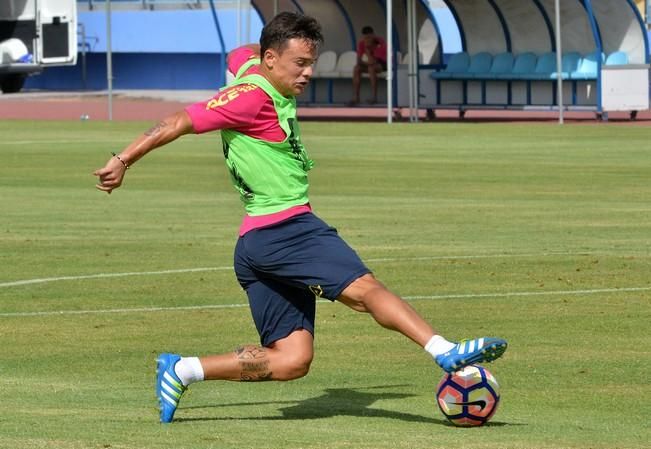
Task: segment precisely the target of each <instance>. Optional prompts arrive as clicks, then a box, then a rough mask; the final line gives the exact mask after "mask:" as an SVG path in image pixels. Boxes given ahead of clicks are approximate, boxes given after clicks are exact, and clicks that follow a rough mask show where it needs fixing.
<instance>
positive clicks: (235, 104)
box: [185, 47, 285, 142]
mask: <svg viewBox="0 0 651 449" xmlns="http://www.w3.org/2000/svg"><path fill="white" fill-rule="evenodd" d="M257 57H258V55H257V54H256V53H254V52H253V50H251V49H250V48H247V47H240V48H238V49H236V50H234V51H233V53H232V54H231V57H230V58H229V61H228V70H229V71H230V72H231V73H237V72H238V71H239V69H240V67H242V65H243V64H244V63H245V62H247V61H248V60H249V59H252V58H257ZM252 73H260V68H259V67H258V66H257V65H253V66H252V67H250V68H249V69H248V70H247V71H246V72H245V74H247V75H249V74H252ZM185 110H186V112H187V113H188V115H189V116H190V120H192V127H193V128H194V131H195V133H197V134H202V133H205V132H209V131H215V130H218V129H234V130H237V131H239V132H241V133H243V134H246V135H248V136H251V137H255V138H256V139H261V140H266V141H269V142H282V141H283V140H285V132H284V131H283V130H282V128H281V127H280V123H278V115H277V114H276V108H275V107H274V104H273V100H272V99H271V97H269V96H268V95H267V94H266V92H265V91H264V90H262V89H260V88H259V87H258V86H256V85H253V84H241V85H238V86H233V87H226V88H224V89H221V90H220V91H219V92H217V94H216V95H215V96H213V97H212V98H211V99H210V100H206V101H200V102H199V103H195V104H193V105H191V106H188V107H187V108H185Z"/></svg>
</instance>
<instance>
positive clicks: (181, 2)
mask: <svg viewBox="0 0 651 449" xmlns="http://www.w3.org/2000/svg"><path fill="white" fill-rule="evenodd" d="M213 1H214V3H215V4H216V5H220V6H222V5H224V6H225V5H227V4H228V5H234V4H236V3H237V2H236V1H235V0H213ZM77 3H78V4H79V5H85V6H86V7H87V8H88V9H89V10H91V11H92V10H94V9H99V8H104V4H105V3H106V0H77ZM111 4H112V5H114V6H117V7H118V8H119V7H128V8H133V9H149V10H154V9H159V8H160V9H169V8H180V9H204V8H207V7H209V5H210V0H111Z"/></svg>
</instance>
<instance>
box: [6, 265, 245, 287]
mask: <svg viewBox="0 0 651 449" xmlns="http://www.w3.org/2000/svg"><path fill="white" fill-rule="evenodd" d="M232 269H233V267H206V268H184V269H180V270H161V271H133V272H127V273H98V274H87V275H83V276H59V277H51V278H40V279H25V280H23V281H13V282H3V283H1V284H0V288H2V287H16V286H19V285H30V284H44V283H46V282H57V281H77V280H80V279H100V278H119V277H127V276H153V275H157V274H177V273H200V272H204V271H225V270H232Z"/></svg>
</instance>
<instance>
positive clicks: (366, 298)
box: [95, 12, 507, 423]
mask: <svg viewBox="0 0 651 449" xmlns="http://www.w3.org/2000/svg"><path fill="white" fill-rule="evenodd" d="M322 41H323V37H322V34H321V27H320V25H319V24H318V22H317V21H316V20H315V19H313V18H311V17H308V16H304V15H300V14H294V13H288V12H284V13H280V14H278V15H277V16H276V17H274V18H273V19H272V20H271V22H269V23H268V24H267V25H266V26H265V27H264V29H263V30H262V35H261V38H260V45H259V47H258V46H255V45H253V46H246V47H242V48H239V49H237V50H235V51H234V52H232V53H231V55H229V61H228V64H229V70H230V71H231V72H233V73H234V74H236V77H235V81H234V82H232V83H231V84H230V85H229V86H227V87H225V88H224V89H222V90H221V91H219V92H218V93H217V94H216V95H215V96H214V97H213V98H212V99H211V100H209V101H207V102H201V103H197V104H194V105H192V106H189V107H187V108H186V109H185V110H183V111H180V112H178V113H176V114H174V115H172V116H170V117H168V118H166V119H164V120H163V121H161V122H160V123H159V124H158V125H156V126H155V127H153V128H152V129H150V130H149V131H147V132H145V133H144V134H143V135H142V136H140V137H138V138H136V140H134V141H133V142H132V143H131V144H130V145H128V146H127V147H126V148H125V149H124V150H123V151H122V152H120V154H118V155H116V156H114V157H113V158H111V159H110V160H109V161H108V162H107V163H106V165H105V166H104V167H103V168H101V169H99V170H97V171H96V172H95V175H96V176H97V177H98V178H99V181H98V184H97V188H98V189H99V190H102V191H105V192H107V193H111V191H112V190H114V189H116V188H118V187H119V186H120V185H121V184H122V180H123V178H124V175H125V172H126V169H127V168H129V166H131V165H133V164H134V163H135V162H136V161H138V160H139V159H140V158H141V157H143V156H144V155H145V154H147V153H148V152H149V151H151V150H153V149H155V148H159V147H161V146H163V145H165V144H167V143H169V142H171V141H173V140H174V139H176V138H178V137H180V136H182V135H184V134H188V133H204V132H208V131H213V130H221V139H222V142H223V151H224V156H225V158H226V165H227V167H228V170H229V172H230V176H231V180H232V183H233V185H234V187H235V189H236V190H237V191H238V192H239V194H240V197H241V199H242V202H243V203H244V208H245V210H246V215H245V216H244V219H243V221H242V225H241V227H240V231H239V239H238V241H237V244H236V247H235V272H236V275H237V279H238V281H239V283H240V285H241V286H242V287H243V288H244V290H245V291H246V294H247V296H248V299H249V304H250V307H251V312H252V315H253V320H254V322H255V325H256V328H257V330H258V333H259V334H260V344H259V345H257V344H256V345H254V344H252V345H244V346H242V347H240V348H238V349H237V350H235V351H234V352H231V353H226V354H220V355H209V356H203V357H181V356H179V355H176V354H161V355H160V356H159V357H158V361H157V363H158V366H157V372H158V376H157V381H156V394H157V396H158V400H159V404H160V420H161V422H163V423H169V422H171V421H172V420H173V418H174V413H175V411H176V408H177V406H178V404H179V400H180V399H181V396H182V395H183V393H184V392H185V391H186V389H187V387H188V385H190V384H192V383H193V382H197V381H202V380H232V381H266V380H277V381H287V380H292V379H297V378H299V377H302V376H305V375H306V374H307V372H308V371H309V369H310V363H311V362H312V357H313V353H314V347H313V340H314V337H313V335H314V319H315V304H316V297H322V298H327V299H329V300H332V301H335V300H336V301H339V302H341V303H342V304H345V305H347V306H348V307H350V308H352V309H354V310H357V311H360V312H367V313H370V314H371V316H372V317H373V318H374V319H375V320H376V321H377V322H378V323H379V324H380V325H381V326H383V327H385V328H387V329H391V330H395V331H398V332H400V333H402V334H403V335H405V336H406V337H408V338H410V339H411V340H413V341H414V342H415V343H417V344H418V345H420V346H421V347H423V348H424V349H425V350H426V351H427V352H428V353H430V354H431V355H432V356H433V357H434V360H435V361H436V363H437V364H438V365H439V366H440V367H441V368H443V369H444V370H445V371H448V372H451V371H455V370H458V369H461V368H462V367H464V366H466V365H469V364H473V363H479V362H490V361H492V360H494V359H496V358H498V357H500V356H501V355H502V354H503V353H504V351H505V350H506V346H507V344H506V341H504V340H502V339H498V338H489V337H484V338H477V339H474V340H468V341H464V342H461V343H454V342H450V341H448V340H446V339H445V338H443V337H442V336H440V335H438V334H437V333H436V332H435V331H434V330H433V329H432V327H431V326H430V325H429V324H428V323H427V322H426V321H425V320H424V319H423V318H422V317H421V316H420V315H419V314H418V313H417V312H416V311H415V310H414V309H413V308H412V307H411V306H410V305H409V304H408V303H406V302H405V301H404V300H402V299H401V298H400V297H398V296H397V295H395V294H393V293H392V292H391V291H389V290H388V289H387V288H386V287H385V286H384V285H382V284H381V283H380V282H379V281H378V280H377V279H376V278H375V277H374V276H373V275H372V274H371V271H370V270H369V269H368V268H367V267H366V266H365V265H364V263H363V262H362V261H361V260H360V258H359V257H358V255H357V254H356V253H355V252H354V251H353V250H352V249H351V248H350V247H349V246H348V245H347V244H346V243H345V242H344V241H343V240H342V239H341V237H339V235H338V234H337V232H336V230H335V229H334V228H331V227H330V226H328V225H327V224H326V223H324V222H323V221H322V220H320V219H319V218H318V217H317V216H316V215H315V214H314V213H313V212H312V209H311V206H310V202H309V200H308V180H307V172H308V171H309V170H310V169H311V168H312V165H313V163H312V161H311V160H310V158H309V156H308V154H307V152H306V150H305V148H304V146H303V144H302V141H301V133H300V129H299V127H298V124H297V121H296V100H295V96H297V95H300V94H301V93H302V92H303V91H304V90H305V88H306V86H307V84H308V82H309V81H310V77H311V76H312V66H313V64H314V62H315V60H316V58H317V54H318V48H319V45H320V44H321V43H322Z"/></svg>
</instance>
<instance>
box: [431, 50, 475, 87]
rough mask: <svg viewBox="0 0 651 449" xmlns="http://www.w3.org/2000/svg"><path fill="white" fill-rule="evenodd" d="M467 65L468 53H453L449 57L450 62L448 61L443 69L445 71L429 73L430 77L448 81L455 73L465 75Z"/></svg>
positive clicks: (468, 60)
mask: <svg viewBox="0 0 651 449" xmlns="http://www.w3.org/2000/svg"><path fill="white" fill-rule="evenodd" d="M469 65H470V56H469V55H468V53H466V52H465V51H462V52H460V53H455V54H453V55H452V56H450V60H449V61H448V65H447V66H446V67H445V69H443V70H442V71H440V72H432V73H430V77H431V78H433V79H440V80H446V79H448V80H449V79H452V78H453V76H452V75H453V74H455V73H465V72H466V71H467V70H468V66H469Z"/></svg>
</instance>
